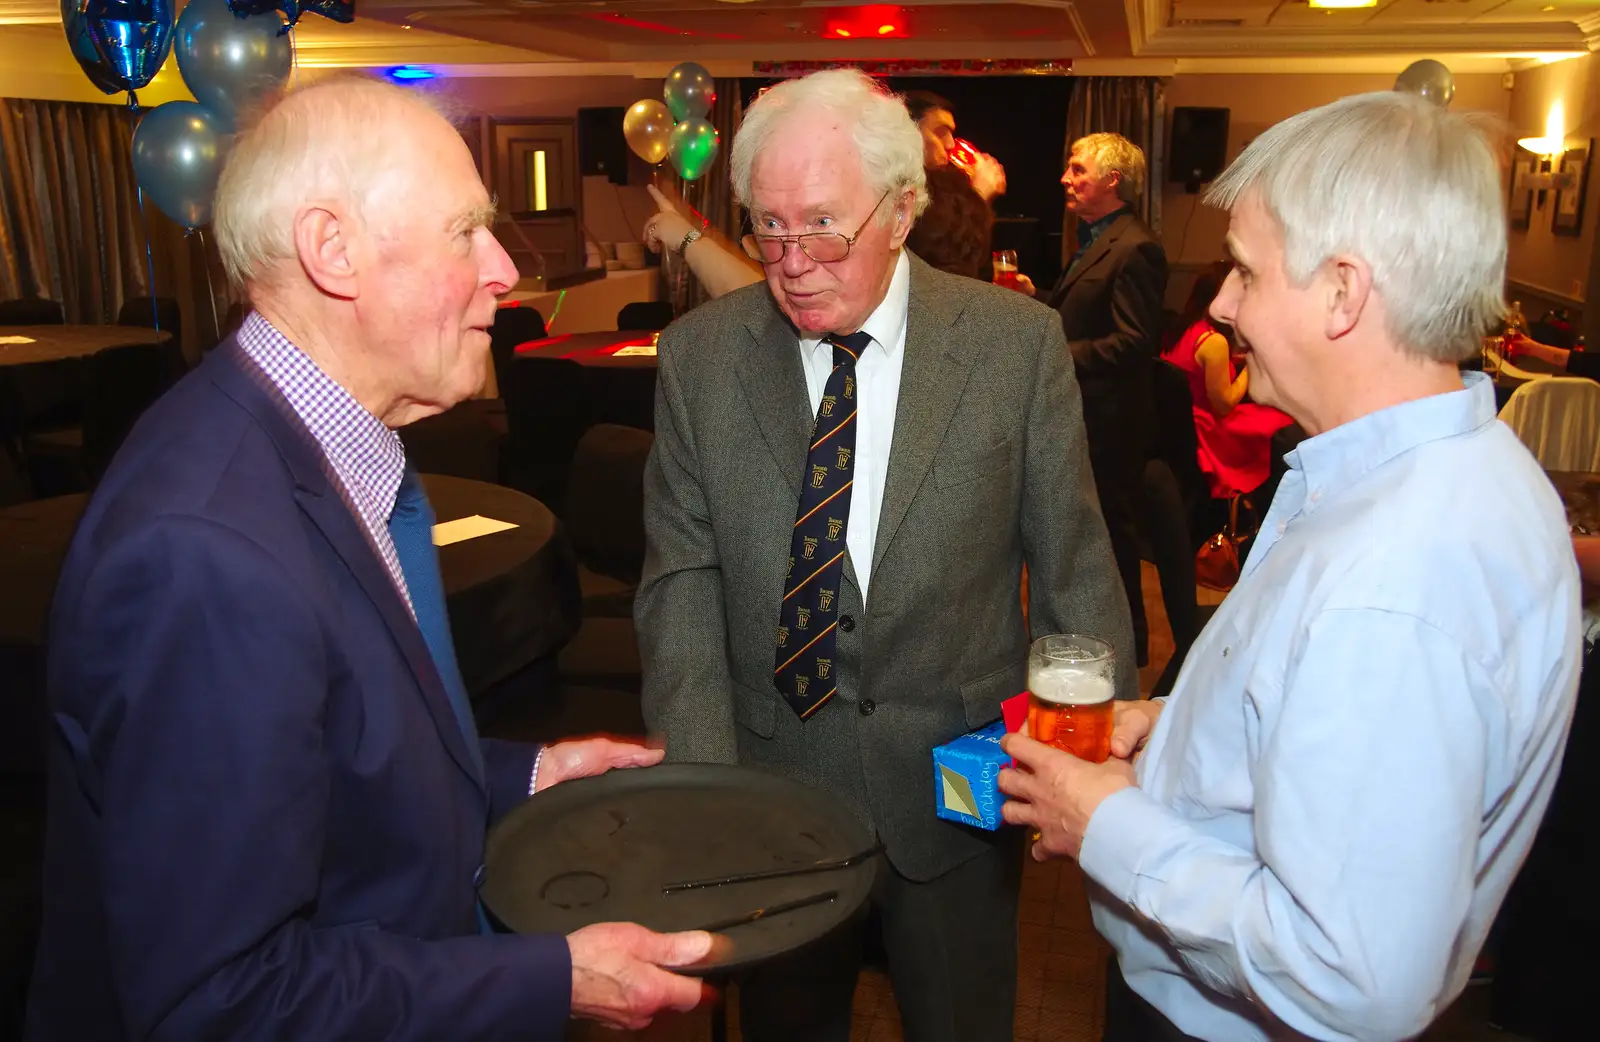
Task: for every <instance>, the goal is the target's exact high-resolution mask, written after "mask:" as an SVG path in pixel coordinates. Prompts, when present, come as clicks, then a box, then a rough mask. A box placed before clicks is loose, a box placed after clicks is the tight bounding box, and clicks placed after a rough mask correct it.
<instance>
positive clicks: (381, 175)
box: [215, 75, 455, 287]
mask: <svg viewBox="0 0 1600 1042" xmlns="http://www.w3.org/2000/svg"><path fill="white" fill-rule="evenodd" d="M441 132H445V133H448V135H449V136H450V137H454V136H455V133H454V131H453V130H452V129H451V127H450V125H449V123H448V121H447V120H446V119H445V117H444V115H443V114H442V113H441V112H440V111H439V110H438V109H437V108H436V107H435V106H434V104H433V103H432V101H431V100H430V99H428V98H427V97H426V96H425V95H421V94H417V93H413V92H411V91H406V90H402V89H401V88H399V87H395V86H392V85H390V84H388V83H384V82H382V81H380V80H374V79H371V78H368V77H365V76H356V75H341V76H337V77H333V78H330V79H324V80H320V81H318V82H317V83H315V84H313V85H312V86H309V87H305V88H303V89H300V90H295V91H290V92H287V93H283V94H280V95H277V96H276V97H274V98H272V99H270V100H269V101H268V102H267V103H266V104H265V105H263V106H262V107H261V108H260V109H258V111H257V114H256V118H255V120H254V122H253V123H252V124H251V125H249V126H247V127H246V128H245V129H244V130H242V131H241V132H240V134H239V136H238V138H237V139H236V140H235V143H234V146H233V150H232V153H231V154H230V155H229V157H228V161H227V165H226V166H225V167H224V168H223V171H222V177H221V178H220V180H219V181H218V183H217V193H216V200H215V213H216V219H215V228H216V234H217V248H218V250H219V252H220V253H221V254H222V262H223V265H224V266H225V267H226V269H227V272H228V277H229V278H230V279H231V280H232V281H233V283H234V284H235V285H236V286H240V287H248V286H250V285H252V284H258V283H261V282H264V281H270V280H272V279H273V277H274V275H275V274H276V269H278V268H279V267H280V266H283V265H284V264H285V263H286V262H288V261H291V260H293V259H294V257H295V243H294V222H295V217H296V214H297V213H298V212H300V211H301V210H302V209H303V208H305V207H307V206H317V205H326V204H331V205H333V206H335V207H336V208H338V209H339V210H340V211H341V212H347V213H349V214H350V215H351V216H352V217H354V218H356V219H358V220H361V221H365V222H375V223H378V224H380V225H381V224H382V223H383V222H385V221H386V220H388V219H389V218H390V217H391V216H392V215H393V214H394V213H396V212H397V204H403V200H404V197H405V194H406V187H407V185H408V184H410V183H411V182H413V181H414V180H415V178H416V177H417V176H419V168H420V167H422V166H424V165H425V163H424V162H423V158H424V157H425V156H427V155H428V154H429V153H428V152H426V151H422V150H419V148H418V137H419V136H429V137H434V138H437V137H438V136H439V135H440V133H441Z"/></svg>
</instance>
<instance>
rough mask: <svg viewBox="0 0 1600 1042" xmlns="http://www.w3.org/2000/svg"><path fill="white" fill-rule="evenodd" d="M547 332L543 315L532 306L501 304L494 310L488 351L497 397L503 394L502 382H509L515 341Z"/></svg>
mask: <svg viewBox="0 0 1600 1042" xmlns="http://www.w3.org/2000/svg"><path fill="white" fill-rule="evenodd" d="M547 335H549V334H548V333H547V332H546V331H545V326H544V316H543V315H541V314H539V312H538V310H537V309H535V308H524V307H502V308H500V309H499V310H498V311H496V312H495V313H494V325H492V326H490V327H489V354H490V356H491V357H492V358H493V360H494V380H495V385H496V386H497V387H499V388H500V397H502V398H504V397H505V394H506V392H505V388H506V384H508V383H510V382H511V363H512V362H513V361H515V360H516V357H517V345H518V344H526V343H528V342H529V341H530V340H543V339H544V338H545V337H546V336H547Z"/></svg>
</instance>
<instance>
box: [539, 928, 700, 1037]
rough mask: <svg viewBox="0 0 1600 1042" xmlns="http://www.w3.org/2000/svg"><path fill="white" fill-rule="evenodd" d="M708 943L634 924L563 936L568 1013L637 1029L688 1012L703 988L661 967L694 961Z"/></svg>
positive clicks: (696, 936) (694, 933) (694, 934)
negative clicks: (568, 960) (568, 967)
mask: <svg viewBox="0 0 1600 1042" xmlns="http://www.w3.org/2000/svg"><path fill="white" fill-rule="evenodd" d="M711 942H712V937H711V935H710V934H708V933H705V932H704V931H701V930H692V931H689V932H687V933H654V932H652V931H650V930H647V929H645V928H644V927H642V926H639V925H637V924H635V923H596V924H595V925H594V926H585V927H584V928H583V929H581V930H578V931H576V932H574V933H570V934H568V935H567V947H568V949H570V950H571V952H572V1015H573V1016H575V1017H583V1018H585V1019H587V1020H595V1021H599V1022H600V1023H601V1024H604V1025H605V1026H606V1027H609V1028H618V1029H622V1030H627V1031H639V1030H642V1029H644V1028H646V1027H648V1026H649V1025H650V1020H651V1018H652V1017H654V1016H655V1015H656V1014H657V1013H660V1012H661V1011H662V1010H668V1009H671V1010H678V1011H680V1012H687V1011H689V1010H691V1009H694V1008H695V1007H696V1006H698V1005H699V1004H700V1002H701V1000H702V999H704V998H706V997H708V992H709V989H708V988H707V987H706V985H705V984H703V983H701V982H700V981H698V980H695V979H694V978H692V977H680V976H678V975H677V974H675V973H668V972H667V971H666V970H664V969H661V967H663V966H667V967H674V966H689V965H692V964H693V963H696V962H699V961H700V960H701V959H704V958H705V957H706V956H707V955H709V954H711Z"/></svg>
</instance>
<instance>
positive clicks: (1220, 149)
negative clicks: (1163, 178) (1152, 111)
mask: <svg viewBox="0 0 1600 1042" xmlns="http://www.w3.org/2000/svg"><path fill="white" fill-rule="evenodd" d="M1167 158H1168V162H1167V180H1169V181H1179V182H1182V184H1183V187H1184V191H1186V192H1188V193H1189V194H1191V195H1193V194H1194V193H1196V192H1198V191H1200V186H1201V185H1203V184H1205V183H1206V182H1208V181H1214V180H1216V178H1217V175H1218V174H1220V173H1222V168H1223V167H1224V166H1226V165H1227V161H1228V110H1227V109H1216V108H1193V107H1179V108H1175V109H1173V110H1172V147H1171V148H1170V149H1169V150H1168V152H1167Z"/></svg>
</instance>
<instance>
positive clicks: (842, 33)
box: [834, 29, 850, 36]
mask: <svg viewBox="0 0 1600 1042" xmlns="http://www.w3.org/2000/svg"><path fill="white" fill-rule="evenodd" d="M834 32H836V33H838V34H839V35H840V36H849V35H850V30H849V29H835V30H834Z"/></svg>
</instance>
